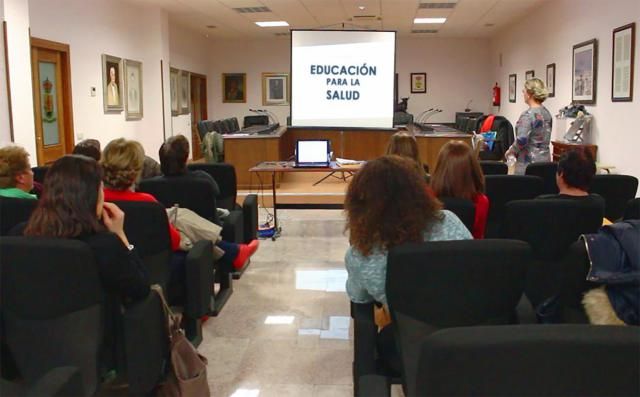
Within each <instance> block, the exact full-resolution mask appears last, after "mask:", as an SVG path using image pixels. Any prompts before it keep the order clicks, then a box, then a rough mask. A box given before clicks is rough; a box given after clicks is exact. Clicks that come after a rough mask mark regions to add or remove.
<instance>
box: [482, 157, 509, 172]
mask: <svg viewBox="0 0 640 397" xmlns="http://www.w3.org/2000/svg"><path fill="white" fill-rule="evenodd" d="M480 168H482V173H483V174H485V175H507V173H508V172H509V167H507V165H506V164H505V163H504V162H502V161H495V160H480Z"/></svg>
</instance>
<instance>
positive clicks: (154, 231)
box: [115, 201, 232, 345]
mask: <svg viewBox="0 0 640 397" xmlns="http://www.w3.org/2000/svg"><path fill="white" fill-rule="evenodd" d="M115 204H116V205H117V206H118V207H120V209H122V211H124V213H125V225H124V227H125V233H126V234H127V238H128V239H129V241H130V242H131V243H132V244H133V245H135V246H136V247H137V249H138V252H139V254H140V256H141V257H142V260H143V261H144V263H145V265H146V267H147V270H148V272H149V275H150V279H151V282H152V283H154V284H160V285H161V286H162V287H163V288H164V290H165V291H166V293H167V296H168V298H169V301H170V302H171V303H172V304H178V305H180V306H183V307H184V312H183V314H184V317H185V331H186V335H187V337H188V338H189V340H190V341H192V343H193V344H194V345H198V344H199V343H200V342H201V341H202V329H201V322H200V319H201V318H202V317H203V316H205V315H209V314H213V315H217V314H218V313H219V312H220V310H221V309H222V307H223V306H224V303H226V301H227V299H228V298H229V296H231V292H232V289H230V287H231V286H230V284H229V283H228V275H227V277H226V280H225V278H224V277H223V275H222V274H221V275H220V279H221V282H220V290H219V292H218V294H215V295H214V293H213V284H214V279H215V274H214V268H215V266H214V265H213V246H212V242H211V241H204V240H203V241H198V242H195V244H194V246H193V247H192V248H191V250H190V251H189V252H188V254H187V257H186V262H185V275H184V276H185V277H184V279H182V275H178V274H174V275H173V277H174V279H173V280H170V279H169V270H170V262H171V240H170V237H169V233H168V228H169V223H168V220H167V214H166V211H165V209H164V208H163V207H162V205H160V204H157V203H150V202H138V201H116V202H115Z"/></svg>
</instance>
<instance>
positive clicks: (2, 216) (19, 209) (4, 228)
mask: <svg viewBox="0 0 640 397" xmlns="http://www.w3.org/2000/svg"><path fill="white" fill-rule="evenodd" d="M37 206H38V200H30V199H19V198H8V197H0V236H6V235H7V234H9V232H10V231H11V229H13V228H14V227H15V226H16V225H18V224H20V223H22V222H26V221H28V220H29V217H30V216H31V213H32V212H33V210H34V209H35V208H36V207H37Z"/></svg>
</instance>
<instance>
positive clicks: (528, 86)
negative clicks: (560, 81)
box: [524, 77, 549, 103]
mask: <svg viewBox="0 0 640 397" xmlns="http://www.w3.org/2000/svg"><path fill="white" fill-rule="evenodd" d="M524 89H525V90H527V92H528V93H529V95H531V96H532V97H533V99H535V100H536V101H537V102H540V103H542V102H544V101H545V99H547V97H548V96H549V91H547V88H546V87H545V86H544V82H543V81H542V80H540V79H539V78H537V77H534V78H532V79H529V80H527V81H525V83H524Z"/></svg>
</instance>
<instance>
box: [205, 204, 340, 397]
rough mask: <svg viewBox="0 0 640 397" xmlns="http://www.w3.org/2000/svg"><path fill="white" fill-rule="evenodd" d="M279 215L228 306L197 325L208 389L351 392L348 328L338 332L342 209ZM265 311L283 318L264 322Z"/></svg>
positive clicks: (225, 395)
mask: <svg viewBox="0 0 640 397" xmlns="http://www.w3.org/2000/svg"><path fill="white" fill-rule="evenodd" d="M278 216H279V219H280V222H281V225H282V229H283V231H282V237H281V238H280V239H278V240H277V241H275V242H273V241H271V240H262V241H261V242H260V249H259V250H258V252H257V253H256V254H255V256H254V257H253V259H252V263H251V266H250V267H249V268H248V269H247V271H246V272H245V274H244V275H243V276H242V278H241V279H240V280H237V281H235V282H234V293H233V295H232V296H231V298H230V300H229V302H228V303H227V305H226V306H225V307H224V309H223V310H222V312H221V313H220V315H219V316H218V317H215V318H211V319H209V320H208V321H207V322H206V323H205V325H204V330H203V333H204V340H203V342H202V344H201V345H200V347H199V350H200V352H201V353H203V354H204V355H206V356H207V358H208V359H209V366H208V378H209V384H210V386H211V392H212V395H213V396H220V397H229V396H233V397H249V396H251V397H255V396H259V397H269V396H280V397H284V396H317V397H320V396H332V397H333V396H335V397H340V396H351V395H352V390H353V389H352V378H351V362H352V360H353V337H352V332H353V331H352V328H353V326H352V325H351V324H350V327H349V331H348V332H345V331H341V330H340V326H344V322H345V321H348V322H349V323H350V319H349V300H348V298H347V295H346V294H345V292H344V280H345V277H346V273H345V272H344V262H343V257H344V252H345V250H346V248H347V246H348V241H347V237H346V235H345V234H344V233H343V229H344V215H343V212H342V211H337V210H288V211H279V212H278ZM296 287H297V288H296ZM268 316H283V317H274V318H270V321H275V322H290V324H265V320H267V317H268ZM285 316H288V317H285ZM331 317H336V318H334V319H333V320H332V319H330V318H331ZM341 323H342V324H341ZM330 325H333V326H334V327H333V329H330V328H331V327H330ZM336 327H338V328H336ZM301 329H302V330H303V331H302V335H301V332H300V330H301ZM345 337H346V338H348V339H342V338H345Z"/></svg>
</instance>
